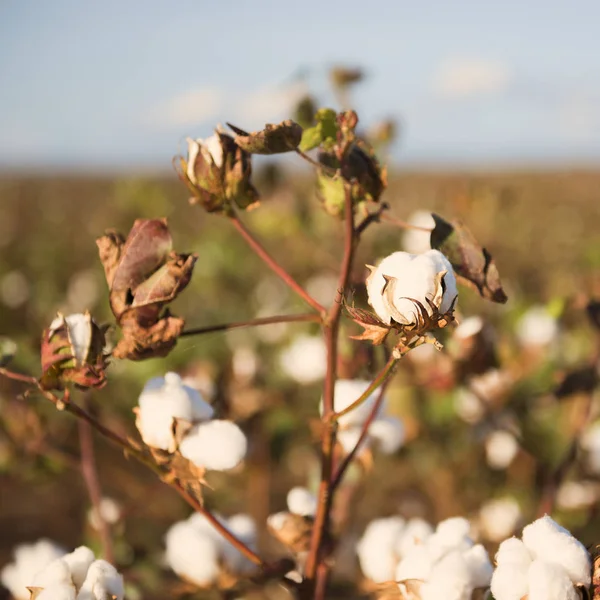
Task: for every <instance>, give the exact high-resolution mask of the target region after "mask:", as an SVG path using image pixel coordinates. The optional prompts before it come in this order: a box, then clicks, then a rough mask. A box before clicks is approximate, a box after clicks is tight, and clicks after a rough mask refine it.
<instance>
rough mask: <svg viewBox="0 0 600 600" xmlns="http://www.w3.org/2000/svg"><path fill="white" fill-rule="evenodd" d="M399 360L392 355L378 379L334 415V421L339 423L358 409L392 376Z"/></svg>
mask: <svg viewBox="0 0 600 600" xmlns="http://www.w3.org/2000/svg"><path fill="white" fill-rule="evenodd" d="M397 360H398V359H397V358H395V357H394V356H393V355H391V356H390V357H389V358H388V361H387V362H386V363H385V366H384V367H383V369H381V371H380V372H379V374H378V375H377V377H375V379H374V380H373V381H372V382H371V385H370V386H369V387H368V388H367V389H366V390H365V391H364V392H363V393H362V394H361V395H360V396H359V397H358V398H357V399H356V400H355V401H354V402H353V403H352V404H350V405H349V406H347V407H346V408H344V409H343V410H340V411H339V412H336V413H335V414H334V415H332V419H333V420H335V421H337V420H338V419H339V418H340V417H343V416H344V415H347V414H348V413H349V412H352V411H353V410H354V409H355V408H358V407H359V406H360V405H361V404H362V403H363V402H364V401H365V400H366V399H367V398H368V397H369V396H370V395H371V394H372V393H373V392H374V391H375V390H376V389H377V388H378V387H379V386H380V385H382V384H383V383H384V382H385V380H386V379H387V378H388V377H389V376H390V375H391V374H392V370H393V368H394V365H395V364H396V362H397Z"/></svg>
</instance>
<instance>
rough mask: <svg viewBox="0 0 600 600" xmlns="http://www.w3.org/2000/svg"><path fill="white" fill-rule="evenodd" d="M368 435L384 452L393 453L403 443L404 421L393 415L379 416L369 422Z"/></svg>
mask: <svg viewBox="0 0 600 600" xmlns="http://www.w3.org/2000/svg"><path fill="white" fill-rule="evenodd" d="M369 436H370V437H371V438H373V439H374V440H375V441H376V442H377V443H378V447H379V450H380V451H381V452H383V453H384V454H393V453H394V452H396V450H398V449H399V448H400V447H401V446H402V444H403V443H404V423H402V421H401V420H400V419H396V418H395V417H381V418H379V419H377V420H376V421H374V422H373V423H371V426H370V427H369Z"/></svg>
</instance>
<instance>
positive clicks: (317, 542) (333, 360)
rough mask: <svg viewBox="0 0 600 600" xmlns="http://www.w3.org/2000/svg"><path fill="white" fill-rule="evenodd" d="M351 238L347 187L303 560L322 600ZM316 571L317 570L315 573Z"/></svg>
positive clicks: (327, 330)
mask: <svg viewBox="0 0 600 600" xmlns="http://www.w3.org/2000/svg"><path fill="white" fill-rule="evenodd" d="M355 240H356V238H355V235H354V208H353V206H352V193H351V190H350V186H349V185H346V187H345V235H344V257H343V259H342V264H341V267H340V276H339V279H338V292H337V295H336V298H335V301H334V303H333V304H332V305H331V308H330V309H329V312H328V314H327V319H326V322H325V325H324V333H325V345H326V347H327V373H326V376H325V386H324V391H323V417H322V420H323V423H325V424H326V427H325V431H324V433H323V438H322V442H321V454H322V457H321V460H322V463H321V482H320V484H319V494H318V505H317V512H316V514H315V522H314V525H313V530H312V536H311V541H310V550H309V554H308V557H307V560H306V567H305V576H306V578H307V579H308V580H309V581H312V580H314V579H315V576H316V575H318V581H316V582H315V588H314V589H315V599H316V600H319V599H320V598H324V593H325V586H326V579H327V576H328V571H329V569H328V567H327V566H326V564H325V563H324V562H323V558H326V557H323V556H322V554H323V547H322V546H323V541H324V539H325V538H326V537H327V534H328V529H329V513H330V509H331V491H330V486H331V478H332V472H333V449H334V447H335V423H334V422H333V420H332V419H331V417H332V415H333V414H334V389H335V381H336V366H337V349H338V331H339V324H340V317H341V314H342V300H343V298H344V295H345V292H346V288H347V287H348V281H349V279H350V271H351V269H352V258H353V256H354V246H355ZM317 567H318V569H317Z"/></svg>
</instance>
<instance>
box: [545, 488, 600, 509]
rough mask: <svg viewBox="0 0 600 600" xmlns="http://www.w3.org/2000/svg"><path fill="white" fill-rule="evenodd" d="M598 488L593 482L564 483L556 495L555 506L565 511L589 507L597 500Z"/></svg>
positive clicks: (599, 492)
mask: <svg viewBox="0 0 600 600" xmlns="http://www.w3.org/2000/svg"><path fill="white" fill-rule="evenodd" d="M599 495H600V486H599V484H598V483H597V482H595V481H565V482H564V483H563V484H562V485H561V486H560V487H559V488H558V492H557V494H556V505H557V506H558V507H559V508H563V509H566V510H577V509H580V508H585V507H587V506H591V505H592V504H594V503H595V502H596V501H597V500H598V496H599Z"/></svg>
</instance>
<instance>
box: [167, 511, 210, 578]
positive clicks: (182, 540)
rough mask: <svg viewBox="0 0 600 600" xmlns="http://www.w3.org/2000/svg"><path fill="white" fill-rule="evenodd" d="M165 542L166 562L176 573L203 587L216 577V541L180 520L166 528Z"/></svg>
mask: <svg viewBox="0 0 600 600" xmlns="http://www.w3.org/2000/svg"><path fill="white" fill-rule="evenodd" d="M165 541H166V560H167V563H168V565H169V566H170V567H171V569H173V571H175V573H177V575H179V576H180V577H183V578H184V579H187V580H188V581H191V582H192V583H194V584H196V585H198V586H200V587H203V586H208V585H210V584H211V583H212V582H213V581H215V580H216V578H217V577H218V575H219V562H218V560H219V556H218V549H217V543H216V542H215V540H213V539H211V538H210V537H208V536H205V535H203V534H202V532H200V531H198V530H197V528H195V527H194V526H193V525H190V523H189V522H186V521H181V522H179V523H175V525H173V526H172V527H171V528H170V529H169V531H167V535H166V538H165Z"/></svg>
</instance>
